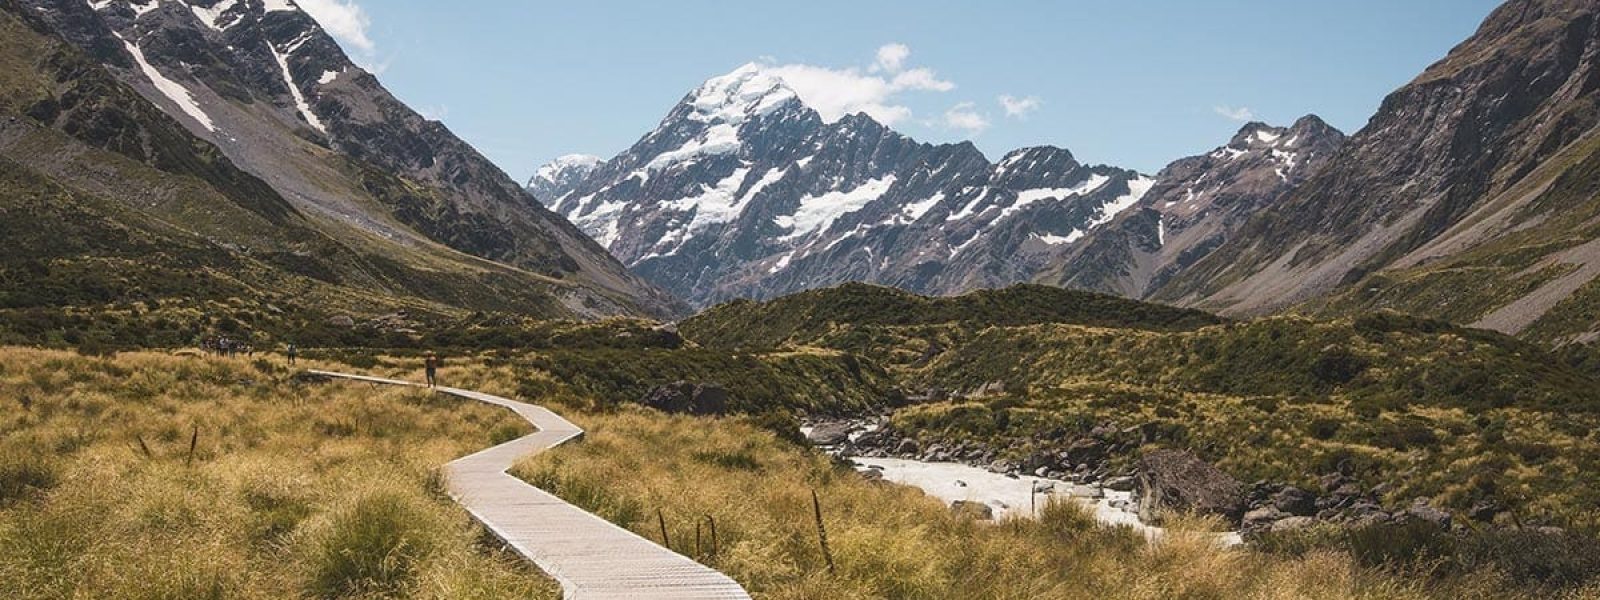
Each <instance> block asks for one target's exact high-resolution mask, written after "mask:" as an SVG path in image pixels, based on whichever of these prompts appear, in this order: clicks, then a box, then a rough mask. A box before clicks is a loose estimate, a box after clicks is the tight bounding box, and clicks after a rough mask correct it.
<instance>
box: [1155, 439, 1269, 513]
mask: <svg viewBox="0 0 1600 600" xmlns="http://www.w3.org/2000/svg"><path fill="white" fill-rule="evenodd" d="M1134 495H1135V497H1137V498H1138V499H1139V518H1140V519H1143V520H1144V521H1145V522H1147V523H1158V522H1160V519H1162V518H1163V517H1164V516H1165V515H1167V514H1173V513H1195V514H1201V515H1218V516H1221V517H1223V518H1224V519H1226V520H1227V521H1228V522H1229V523H1230V524H1232V523H1238V522H1239V520H1240V518H1241V517H1242V516H1243V515H1244V509H1245V497H1244V486H1243V485H1242V484H1240V483H1239V481H1238V480H1236V479H1234V478H1233V477H1230V476H1228V474H1227V473H1223V472H1222V471H1221V470H1219V469H1217V468H1216V467H1214V466H1212V465H1211V464H1210V463H1207V462H1205V461H1203V460H1200V458H1199V457H1197V456H1195V455H1193V454H1191V453H1189V452H1185V451H1182V450H1153V451H1150V452H1147V453H1145V454H1144V456H1142V457H1140V459H1139V475H1138V480H1137V485H1136V487H1135V491H1134Z"/></svg>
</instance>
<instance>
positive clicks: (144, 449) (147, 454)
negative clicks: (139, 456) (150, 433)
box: [133, 435, 155, 458]
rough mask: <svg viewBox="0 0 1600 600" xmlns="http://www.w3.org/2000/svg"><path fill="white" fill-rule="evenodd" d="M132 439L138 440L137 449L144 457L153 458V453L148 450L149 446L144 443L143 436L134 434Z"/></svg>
mask: <svg viewBox="0 0 1600 600" xmlns="http://www.w3.org/2000/svg"><path fill="white" fill-rule="evenodd" d="M133 439H135V440H139V451H140V452H143V453H144V457H145V458H155V455H154V454H151V452H150V446H147V445H145V443H144V436H142V435H135V436H133Z"/></svg>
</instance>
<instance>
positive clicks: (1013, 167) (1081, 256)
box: [534, 0, 1600, 343]
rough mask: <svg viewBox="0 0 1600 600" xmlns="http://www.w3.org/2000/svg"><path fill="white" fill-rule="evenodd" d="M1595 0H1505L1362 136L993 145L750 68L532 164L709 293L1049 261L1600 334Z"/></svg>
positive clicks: (1236, 312) (642, 251)
mask: <svg viewBox="0 0 1600 600" xmlns="http://www.w3.org/2000/svg"><path fill="white" fill-rule="evenodd" d="M1596 12H1597V8H1596V6H1595V5H1594V4H1593V3H1592V2H1587V1H1582V0H1513V1H1510V2H1507V3H1506V4H1505V5H1503V6H1501V7H1499V8H1498V9H1496V10H1495V11H1494V12H1493V13H1492V14H1491V15H1490V16H1489V17H1488V18H1487V19H1486V20H1485V22H1484V23H1483V25H1482V26H1481V27H1480V28H1479V30H1478V31H1477V33H1476V34H1474V35H1473V36H1472V37H1471V38H1470V39H1468V40H1467V41H1465V42H1463V43H1462V44H1461V45H1459V46H1458V47H1456V48H1455V49H1454V50H1452V51H1451V52H1450V53H1449V55H1448V56H1447V57H1445V58H1444V59H1443V60H1441V61H1439V62H1438V63H1436V64H1434V65H1433V66H1431V67H1429V68H1428V69H1427V70H1426V71H1425V72H1424V73H1423V74H1421V75H1420V76H1418V77H1417V78H1416V79H1415V80H1414V81H1412V82H1411V83H1409V84H1407V85H1406V86H1404V87H1402V88H1400V89H1399V90H1397V91H1395V92H1394V93H1393V94H1391V95H1390V96H1389V97H1388V98H1387V99H1386V100H1385V101H1384V102H1383V103H1382V106H1381V107H1380V109H1379V111H1378V113H1377V114H1376V115H1374V116H1373V117H1372V119H1371V121H1370V122H1369V123H1368V124H1367V126H1366V127H1364V128H1362V129H1361V130H1360V131H1359V132H1357V133H1356V134H1354V135H1352V136H1348V137H1347V136H1346V135H1345V134H1344V133H1342V132H1340V131H1338V130H1337V129H1334V128H1333V127H1331V126H1329V125H1328V124H1326V123H1324V122H1323V121H1322V120H1321V119H1318V118H1317V117H1316V116H1314V115H1308V116H1306V117H1303V118H1301V119H1299V120H1297V121H1295V122H1294V123H1292V124H1290V125H1288V126H1284V127H1277V126H1272V125H1267V124H1263V123H1250V124H1247V125H1245V126H1244V127H1243V128H1242V129H1241V130H1240V131H1239V132H1238V134H1237V135H1236V136H1235V137H1234V138H1233V139H1232V140H1230V141H1229V142H1228V143H1227V144H1225V145H1223V146H1220V147H1218V148H1216V149H1214V150H1212V151H1210V152H1207V153H1205V154H1200V155H1196V156H1192V157H1188V158H1183V159H1179V160H1177V161H1174V162H1173V163H1171V164H1170V165H1168V166H1167V167H1166V168H1164V169H1163V170H1162V171H1161V172H1160V173H1157V174H1155V175H1154V176H1146V175H1141V174H1139V173H1136V172H1133V171H1130V170H1126V169H1119V168H1115V167H1108V166H1088V165H1083V164H1080V163H1078V162H1077V161H1076V159H1075V158H1074V157H1073V156H1072V155H1071V154H1070V153H1069V152H1068V151H1066V150H1064V149H1060V148H1053V147H1038V148H1028V149H1023V150H1018V151H1015V152H1012V153H1010V154H1008V155H1006V156H1005V157H1003V158H1001V159H1000V160H999V161H998V162H995V163H991V162H989V161H988V160H987V159H986V158H984V157H983V156H982V155H981V154H980V153H978V152H977V151H976V150H975V149H974V148H973V147H972V146H971V145H970V144H947V145H929V144H921V143H918V142H915V141H913V140H911V139H909V138H907V137H905V136H903V135H900V134H898V133H896V132H894V131H893V130H891V129H889V128H888V127H886V126H884V125H882V124H880V123H878V122H876V121H874V120H872V119H871V118H870V117H867V116H865V115H849V116H845V117H842V118H840V119H838V120H835V121H827V120H825V119H823V118H822V117H821V116H820V115H819V114H818V113H817V112H816V111H813V110H811V109H810V108H809V107H807V106H806V104H805V103H804V102H803V100H802V99H801V98H800V97H799V96H798V95H797V94H796V93H794V92H793V90H791V89H790V88H789V87H788V86H787V85H786V84H785V83H784V82H783V81H782V79H781V78H780V77H778V76H776V75H774V74H772V73H769V72H767V70H765V69H764V68H763V67H762V66H761V65H746V66H744V67H741V68H740V69H738V70H735V71H734V72H732V73H729V74H727V75H724V76H721V77H716V78H713V79H711V80H709V81H707V82H706V83H705V84H704V85H703V86H701V87H700V88H699V89H697V90H695V91H693V92H691V93H690V94H689V95H688V96H686V97H685V98H684V99H683V101H682V102H680V103H679V104H678V106H677V107H675V108H674V109H673V110H672V111H671V112H670V113H669V114H668V116H667V117H666V118H665V119H664V120H663V121H662V122H661V124H660V125H659V126H658V127H657V128H656V129H655V130H654V131H652V132H651V133H649V134H648V135H646V136H645V137H644V138H642V139H641V140H640V141H639V142H638V143H636V144H635V145H634V146H633V147H632V148H629V149H628V150H627V151H625V152H623V153H622V154H619V155H617V156H616V157H614V158H612V159H610V160H607V161H603V162H596V161H594V160H593V158H592V157H590V158H588V159H586V160H584V161H580V162H581V165H579V164H578V163H573V164H568V165H562V164H555V165H552V166H551V167H547V169H546V171H547V172H549V173H558V172H559V173H561V175H562V177H563V181H562V183H560V184H559V185H553V184H547V183H544V181H546V180H547V179H548V178H536V180H535V182H534V183H536V184H539V185H540V186H542V187H539V188H538V189H540V190H542V192H541V193H542V196H541V197H542V198H543V199H544V200H545V201H546V202H548V203H549V204H550V206H552V207H553V208H554V209H555V210H556V211H557V212H559V213H561V214H563V215H565V216H566V217H568V218H569V219H571V220H572V221H573V222H575V223H576V224H578V226H580V227H581V228H583V229H584V231H586V232H588V233H589V234H590V235H592V236H594V237H595V238H596V239H598V240H599V241H600V243H601V244H603V245H605V246H606V247H607V248H609V249H610V250H611V251H612V252H613V253H614V254H616V255H617V256H618V257H619V258H620V259H621V260H622V261H623V262H624V263H625V264H627V265H628V266H629V267H630V268H631V269H633V270H634V271H635V272H637V273H639V274H641V275H643V276H644V277H646V278H647V279H649V280H651V281H653V282H656V283H657V284H659V285H662V286H664V287H666V288H668V289H669V290H672V291H673V292H674V293H677V294H678V295H680V296H681V297H683V298H685V299H686V300H688V301H689V302H690V303H691V304H694V305H696V306H700V307H705V306H710V305H713V304H715V303H717V302H721V301H724V300H728V299H732V298H740V297H747V298H755V299H763V298H770V297H776V296H780V295H783V294H786V293H791V292H795V291H801V290H806V289H814V288H819V287H826V286H829V285H834V284H837V283H841V282H845V281H863V282H869V283H876V284H882V285H889V286H894V287H899V288H902V289H906V290H909V291H912V292H916V293H924V294H936V295H949V294H958V293H962V292H965V291H971V290H975V289H983V288H994V287H1003V286H1005V285H1009V284H1012V283H1018V282H1037V283H1044V284H1050V285H1060V286H1066V287H1071V288H1078V289H1087V290H1094V291H1102V292H1108V293H1115V294H1118V295H1122V296H1125V297H1129V298H1138V299H1147V300H1155V301H1159V302H1164V303H1168V304H1174V305H1179V306H1190V307H1197V308H1204V309H1207V310H1211V311H1215V312H1218V313H1220V314H1224V315H1229V316H1258V315H1263V314H1272V313H1280V312H1305V313H1311V314H1320V315H1328V316H1341V315H1350V314H1357V313H1359V312H1361V311H1365V310H1370V309H1377V308H1387V309H1395V310H1399V311H1402V312H1408V313H1414V314H1420V315H1426V316H1430V317H1437V318H1442V319H1447V320H1450V321H1452V322H1457V323H1462V324H1472V325H1475V326H1479V327H1485V328H1490V329H1494V330H1497V331H1502V332H1505V333H1512V334H1518V335H1523V336H1525V337H1528V338H1529V339H1536V340H1540V341H1547V342H1555V343H1566V342H1588V341H1594V340H1596V339H1600V325H1597V323H1600V287H1597V286H1600V284H1596V283H1595V279H1596V276H1597V275H1600V259H1597V258H1596V257H1600V254H1597V252H1596V251H1595V248H1596V247H1600V230H1597V229H1596V228H1595V226H1594V223H1595V220H1596V218H1600V217H1597V215H1600V212H1597V211H1600V203H1597V202H1596V201H1595V198H1596V190H1595V189H1594V188H1593V182H1594V181H1596V177H1595V174H1596V173H1597V172H1600V171H1597V170H1596V169H1597V167H1596V164H1600V162H1597V161H1600V158H1596V156H1597V154H1596V151H1597V149H1600V142H1597V141H1596V139H1597V138H1596V137H1595V136H1594V134H1593V131H1594V127H1595V125H1596V123H1597V121H1600V108H1597V98H1596V93H1597V90H1596V87H1597V86H1596V85H1595V84H1594V83H1593V82H1594V81H1600V78H1597V77H1596V73H1597V72H1600V71H1597V69H1600V63H1597V59H1596V55H1597V53H1600V41H1597V40H1600V25H1597V24H1596V23H1597V18H1596ZM567 162H568V163H572V162H573V161H572V160H570V159H569V160H568V161H567Z"/></svg>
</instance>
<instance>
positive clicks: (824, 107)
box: [762, 44, 956, 125]
mask: <svg viewBox="0 0 1600 600" xmlns="http://www.w3.org/2000/svg"><path fill="white" fill-rule="evenodd" d="M910 55H911V49H910V48H907V47H905V45H903V44H888V45H885V46H883V47H882V48H879V49H878V53H877V56H876V59H875V60H876V62H874V63H873V65H872V66H870V67H868V68H867V69H866V70H865V71H863V70H862V69H861V68H859V67H849V68H844V69H835V68H830V67H820V66H816V65H802V64H787V65H776V64H771V61H766V62H767V64H765V65H763V67H762V68H763V69H764V70H766V71H767V72H769V73H772V74H773V75H777V76H778V77H780V78H782V79H783V81H784V83H787V84H788V85H789V87H791V88H794V91H795V93H796V94H799V95H800V100H801V101H803V102H805V103H806V105H807V106H810V107H811V108H812V109H815V110H816V111H817V112H818V113H819V114H821V115H822V118H823V119H825V120H827V121H836V120H839V119H840V118H842V117H844V116H845V115H851V114H855V113H867V115H868V116H870V117H872V118H873V119H876V120H877V121H878V122H880V123H883V124H884V125H894V124H895V123H896V122H899V121H903V120H905V119H908V118H910V117H911V108H910V107H907V106H905V105H904V104H902V103H901V102H900V96H901V95H902V94H904V93H907V92H948V91H950V90H953V89H955V87H956V84H955V83H952V82H950V81H947V80H944V79H940V78H939V75H938V74H937V73H935V72H934V71H933V70H932V69H929V68H927V67H916V68H907V65H906V63H905V60H906V58H907V57H909V56H910ZM891 70H892V71H891Z"/></svg>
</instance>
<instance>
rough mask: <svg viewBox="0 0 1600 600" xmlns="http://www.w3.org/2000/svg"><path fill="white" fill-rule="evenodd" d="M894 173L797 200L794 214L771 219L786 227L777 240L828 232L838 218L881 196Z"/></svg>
mask: <svg viewBox="0 0 1600 600" xmlns="http://www.w3.org/2000/svg"><path fill="white" fill-rule="evenodd" d="M894 182H895V176H894V175H885V176H884V177H882V178H880V179H874V180H871V181H868V182H866V183H863V184H861V185H860V186H859V187H857V188H855V189H853V190H850V191H847V192H828V193H826V194H822V195H820V196H806V197H804V198H801V199H800V208H798V209H796V210H795V213H794V214H793V215H786V216H780V217H778V218H776V219H774V220H773V222H774V223H776V224H777V225H778V226H779V227H783V228H786V229H789V230H790V231H789V234H788V235H785V236H783V237H782V238H780V239H784V240H792V239H795V238H798V237H800V236H803V235H806V234H808V233H811V232H814V231H827V230H828V228H829V227H831V226H832V225H833V222H834V221H836V220H838V219H839V217H842V216H845V215H848V214H850V213H853V212H855V211H858V210H861V209H862V208H863V207H865V206H866V205H867V204H869V203H871V202H872V201H873V200H877V199H878V198H881V197H883V194H884V192H887V191H889V188H890V187H892V186H894Z"/></svg>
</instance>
